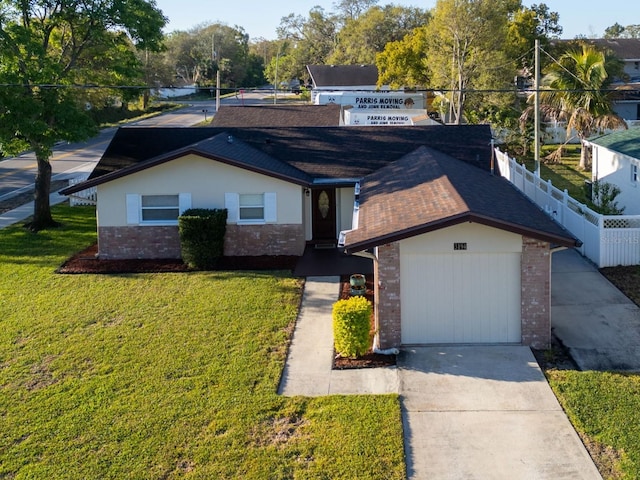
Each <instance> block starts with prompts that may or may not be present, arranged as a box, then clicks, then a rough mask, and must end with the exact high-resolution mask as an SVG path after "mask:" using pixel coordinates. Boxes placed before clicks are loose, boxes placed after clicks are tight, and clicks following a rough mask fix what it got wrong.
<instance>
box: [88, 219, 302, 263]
mask: <svg viewBox="0 0 640 480" xmlns="http://www.w3.org/2000/svg"><path fill="white" fill-rule="evenodd" d="M304 247H305V240H304V230H303V227H302V225H227V231H226V234H225V243H224V254H225V255H226V256H254V255H302V253H303V252H304ZM98 255H99V256H100V258H102V259H105V260H115V259H124V258H180V257H181V251H180V236H179V234H178V227H177V226H157V227H155V226H147V225H145V226H127V227H99V228H98Z"/></svg>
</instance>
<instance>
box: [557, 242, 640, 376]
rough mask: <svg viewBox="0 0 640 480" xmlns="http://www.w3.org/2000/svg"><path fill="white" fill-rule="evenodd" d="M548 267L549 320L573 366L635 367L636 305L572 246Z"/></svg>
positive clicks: (638, 343)
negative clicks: (549, 284) (572, 360)
mask: <svg viewBox="0 0 640 480" xmlns="http://www.w3.org/2000/svg"><path fill="white" fill-rule="evenodd" d="M551 272H552V273H551V325H552V327H553V329H554V333H555V334H556V336H557V337H558V338H559V339H560V340H561V341H562V343H563V344H564V345H565V346H566V347H567V348H568V350H569V353H570V354H571V357H572V358H573V359H574V361H575V362H576V364H577V365H578V368H580V369H581V370H621V371H640V308H638V306H637V305H636V304H635V303H633V302H632V301H631V300H629V299H628V298H627V297H626V296H625V295H624V294H623V293H622V292H620V290H618V289H617V288H616V287H615V286H614V285H613V284H612V283H611V282H609V280H607V279H606V278H605V277H604V276H603V275H602V274H601V273H600V272H599V271H598V269H597V268H596V267H595V266H594V265H593V264H592V263H591V262H589V261H588V260H587V259H585V258H584V257H582V256H581V255H580V254H579V253H578V252H576V251H575V250H564V251H560V252H556V253H554V254H553V258H552V268H551Z"/></svg>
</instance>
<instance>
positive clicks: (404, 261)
mask: <svg viewBox="0 0 640 480" xmlns="http://www.w3.org/2000/svg"><path fill="white" fill-rule="evenodd" d="M400 258H401V261H400V269H401V277H400V289H401V302H402V303H401V315H402V335H401V337H402V343H403V344H405V345H409V344H432V343H520V342H521V335H520V334H521V331H520V330H521V328H520V258H521V254H520V253H514V252H509V253H471V252H455V253H437V254H420V253H408V254H407V253H402V249H401V256H400Z"/></svg>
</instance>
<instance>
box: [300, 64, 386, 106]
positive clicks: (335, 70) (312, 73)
mask: <svg viewBox="0 0 640 480" xmlns="http://www.w3.org/2000/svg"><path fill="white" fill-rule="evenodd" d="M307 71H308V72H309V78H310V80H311V103H316V101H315V99H316V96H317V95H318V94H319V93H321V92H339V91H354V90H355V91H357V90H363V91H373V90H377V89H378V87H377V84H378V67H376V66H375V65H307ZM388 88H389V87H388V86H386V87H384V88H383V89H385V90H386V89H388Z"/></svg>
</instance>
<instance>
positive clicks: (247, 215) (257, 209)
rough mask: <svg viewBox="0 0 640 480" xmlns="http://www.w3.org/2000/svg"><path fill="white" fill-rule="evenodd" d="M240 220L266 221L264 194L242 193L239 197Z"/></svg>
mask: <svg viewBox="0 0 640 480" xmlns="http://www.w3.org/2000/svg"><path fill="white" fill-rule="evenodd" d="M238 220H240V221H241V222H242V221H264V194H262V193H260V194H255V193H241V194H240V195H239V208H238Z"/></svg>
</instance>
